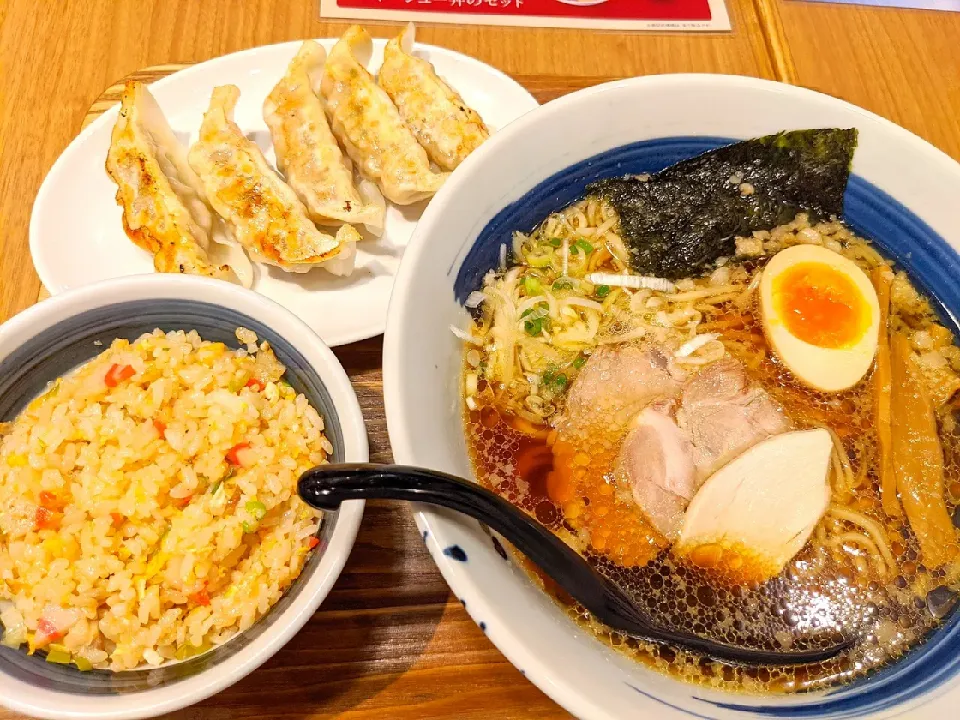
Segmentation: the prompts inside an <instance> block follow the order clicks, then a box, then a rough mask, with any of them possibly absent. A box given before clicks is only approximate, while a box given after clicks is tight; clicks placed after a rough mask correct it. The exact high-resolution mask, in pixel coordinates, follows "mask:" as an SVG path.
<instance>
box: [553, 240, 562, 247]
mask: <svg viewBox="0 0 960 720" xmlns="http://www.w3.org/2000/svg"><path fill="white" fill-rule="evenodd" d="M550 244H551V245H553V246H554V247H560V246H561V245H563V240H561V239H560V238H550Z"/></svg>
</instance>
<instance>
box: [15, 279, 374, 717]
mask: <svg viewBox="0 0 960 720" xmlns="http://www.w3.org/2000/svg"><path fill="white" fill-rule="evenodd" d="M238 327H245V328H248V329H250V330H253V331H254V332H255V333H256V334H257V337H258V338H259V339H260V340H261V341H262V340H266V341H268V342H269V343H270V344H271V346H272V347H273V349H274V352H275V353H276V355H277V358H278V359H279V360H280V362H282V363H283V364H284V366H285V367H286V369H287V372H286V375H285V376H284V379H286V380H287V381H288V382H289V383H290V384H291V385H292V386H293V387H294V388H295V389H296V390H297V391H298V392H301V393H303V394H304V395H305V396H306V397H307V398H308V399H309V400H310V402H311V404H312V405H313V406H314V407H315V408H316V409H317V410H318V411H319V412H320V414H321V415H322V416H323V419H324V423H325V426H326V430H325V433H326V436H327V438H328V439H329V440H330V443H331V444H332V445H333V448H334V451H333V456H332V457H331V462H365V461H366V460H367V459H368V452H367V435H366V431H365V429H364V424H363V416H362V415H361V413H360V406H359V404H358V402H357V397H356V395H355V394H354V392H353V388H352V386H351V385H350V380H349V379H348V378H347V375H346V373H344V371H343V368H342V367H341V365H340V363H339V361H338V360H337V358H336V356H335V355H334V354H333V353H332V352H331V351H330V349H329V348H327V346H326V345H324V344H323V341H321V340H320V338H319V337H318V336H317V335H316V333H314V332H313V331H312V330H311V329H310V328H309V327H307V325H305V324H304V323H303V322H302V321H301V320H299V319H298V318H297V317H296V316H294V315H293V314H292V313H290V312H289V311H288V310H286V309H284V308H282V307H281V306H280V305H278V304H276V303H275V302H273V301H272V300H268V299H266V298H264V297H262V296H260V295H257V294H256V293H254V292H252V291H250V290H244V289H243V288H238V287H234V286H233V285H230V284H228V283H224V282H221V281H217V280H207V279H204V278H197V277H186V276H178V275H141V276H133V277H128V278H121V279H119V280H108V281H105V282H101V283H97V284H95V285H90V286H87V287H84V288H81V289H79V290H71V291H68V292H65V293H63V294H61V295H57V296H56V297H53V298H50V299H49V300H44V301H43V302H41V303H39V304H38V305H35V306H34V307H32V308H30V309H29V310H27V311H25V312H23V313H21V314H20V315H17V316H16V317H14V318H13V319H11V320H9V321H8V322H6V323H5V324H4V325H2V326H0V422H6V421H9V420H12V419H13V418H15V417H16V416H17V414H18V413H19V412H20V411H21V410H22V409H23V407H24V406H25V405H26V404H27V403H28V402H29V401H30V400H32V399H33V398H34V397H36V396H37V395H38V394H39V393H40V392H41V391H42V390H43V389H44V387H45V386H46V384H47V383H48V382H50V381H51V380H53V379H55V378H57V377H59V376H61V375H63V374H64V373H67V372H69V371H70V370H72V369H73V368H75V367H76V366H78V365H80V364H82V363H84V362H86V361H87V360H89V359H91V358H93V357H94V356H96V355H98V354H99V353H101V352H102V351H103V350H104V349H105V348H106V347H108V346H109V345H110V343H111V342H112V341H113V340H115V339H116V338H126V339H128V340H134V339H136V338H137V337H139V336H140V335H142V334H143V333H145V332H150V331H152V330H153V329H154V328H160V329H161V330H165V331H169V330H187V331H189V330H196V331H197V332H199V334H200V336H201V337H202V338H203V339H204V340H210V341H220V342H223V343H225V344H227V345H229V346H231V347H238V346H239V343H238V342H237V339H236V336H235V335H234V331H235V330H236V329H237V328H238ZM95 343H100V344H95ZM362 515H363V502H362V501H352V502H349V503H344V504H343V505H342V506H341V508H340V509H339V511H337V513H333V514H328V515H327V516H326V517H325V518H324V522H323V523H322V525H321V528H320V533H319V536H318V537H319V539H320V544H319V545H318V546H317V550H315V551H314V552H313V554H312V556H311V557H310V559H309V560H308V561H307V563H306V565H305V567H304V569H303V572H302V573H301V574H300V577H299V578H297V580H296V581H295V582H294V583H293V585H292V586H291V587H290V588H289V589H288V590H287V592H286V593H285V594H284V596H283V597H282V598H281V599H280V601H279V602H277V604H276V605H274V606H273V608H271V609H270V611H269V612H268V613H267V614H266V615H264V617H262V618H261V619H260V620H258V621H257V622H256V623H254V625H253V626H252V627H250V628H249V629H248V630H246V631H245V632H243V633H240V634H239V635H237V636H236V637H234V638H232V639H231V640H229V641H228V642H226V643H224V644H223V645H221V646H219V647H217V648H215V649H213V650H211V651H210V652H208V653H205V654H203V655H201V656H199V657H196V658H193V659H191V660H187V661H184V662H179V663H174V664H170V665H165V666H161V667H159V668H150V669H143V670H131V671H125V672H118V673H114V672H110V671H101V670H93V671H89V672H80V671H79V670H77V669H76V668H74V667H73V666H72V665H69V666H68V665H56V664H52V663H48V662H45V661H44V660H43V659H42V658H40V657H38V656H34V657H30V656H27V654H26V652H24V651H23V650H13V649H11V648H7V647H0V704H2V705H4V706H6V707H8V708H10V709H12V710H16V711H18V712H22V713H25V714H28V715H33V716H36V717H44V718H58V719H63V720H66V719H69V720H79V719H81V718H83V719H89V720H94V719H95V720H120V719H121V718H124V719H126V718H141V717H151V716H154V715H159V714H161V713H165V712H170V711H173V710H177V709H179V708H182V707H185V706H187V705H191V704H193V703H195V702H198V701H200V700H202V699H204V698H206V697H209V696H210V695H213V694H214V693H216V692H219V691H220V690H222V689H224V688H225V687H227V686H229V685H232V684H233V683H235V682H237V681H238V680H239V679H240V678H242V677H243V676H245V675H247V674H248V673H250V672H251V671H253V670H254V669H256V668H257V667H259V666H260V665H261V664H262V663H264V662H265V661H266V660H267V659H268V658H270V656H271V655H273V654H274V653H275V652H277V651H278V650H279V649H280V648H281V647H283V645H284V644H285V643H286V642H287V641H289V640H290V638H292V637H293V635H294V634H296V632H297V631H298V630H299V629H300V628H301V627H303V625H304V623H306V622H307V620H309V619H310V617H311V616H312V615H313V613H314V612H315V611H316V610H317V608H318V607H319V606H320V603H321V602H322V601H323V599H324V598H325V597H326V595H327V593H328V592H329V591H330V588H331V587H332V586H333V583H334V581H335V580H336V579H337V576H338V575H339V574H340V571H341V569H342V568H343V565H344V562H346V559H347V556H348V555H349V554H350V550H351V548H352V547H353V542H354V539H355V538H356V535H357V529H358V527H359V525H360V518H361V517H362Z"/></svg>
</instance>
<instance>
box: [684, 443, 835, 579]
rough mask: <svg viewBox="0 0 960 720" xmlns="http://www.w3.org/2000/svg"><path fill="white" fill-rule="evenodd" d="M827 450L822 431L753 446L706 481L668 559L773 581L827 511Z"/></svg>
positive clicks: (829, 446) (733, 575)
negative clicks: (681, 559) (671, 557)
mask: <svg viewBox="0 0 960 720" xmlns="http://www.w3.org/2000/svg"><path fill="white" fill-rule="evenodd" d="M832 450H833V440H832V439H831V437H830V433H829V431H827V430H824V429H823V428H817V429H813V430H796V431H793V432H788V433H784V434H782V435H775V436H773V437H770V438H767V439H766V440H763V441H762V442H760V443H758V444H756V445H754V446H753V447H752V448H750V449H749V450H747V451H746V452H744V453H743V454H742V455H739V456H738V457H736V458H735V459H734V460H732V461H731V462H729V463H728V464H726V465H724V466H723V467H722V468H720V470H718V471H717V472H716V473H714V474H713V475H711V476H710V477H709V478H708V479H707V481H706V482H705V483H704V484H703V486H702V487H701V488H700V490H699V491H698V492H697V494H696V495H695V496H694V498H693V500H692V501H691V502H690V505H689V506H688V507H687V512H686V515H685V516H684V519H683V527H682V528H681V531H680V539H679V540H678V541H677V543H676V544H675V545H674V552H676V553H677V555H679V556H680V557H681V558H683V559H685V560H688V561H689V562H691V563H693V564H695V565H698V566H701V567H704V568H707V569H710V570H713V571H716V572H718V573H720V574H723V575H726V576H728V577H729V578H731V579H732V580H735V581H745V582H750V581H753V582H762V581H764V580H768V579H770V578H772V577H774V576H776V575H778V574H779V573H780V571H781V570H783V568H784V566H785V565H786V564H787V563H788V562H789V561H790V560H791V559H792V558H793V557H794V556H795V555H796V554H797V553H798V552H800V550H801V549H802V548H803V546H804V545H805V544H806V543H807V540H809V538H810V535H811V534H812V533H813V530H814V528H815V527H816V525H817V523H818V522H820V519H821V518H822V517H823V514H824V513H825V512H826V511H827V507H828V506H829V504H830V485H829V479H828V473H829V469H830V455H831V452H832Z"/></svg>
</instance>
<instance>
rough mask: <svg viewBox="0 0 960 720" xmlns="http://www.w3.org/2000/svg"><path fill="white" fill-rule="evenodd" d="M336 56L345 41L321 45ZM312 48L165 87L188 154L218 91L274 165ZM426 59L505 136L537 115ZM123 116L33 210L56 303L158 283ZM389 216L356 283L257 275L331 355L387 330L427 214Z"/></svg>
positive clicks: (248, 57) (174, 79) (483, 69)
mask: <svg viewBox="0 0 960 720" xmlns="http://www.w3.org/2000/svg"><path fill="white" fill-rule="evenodd" d="M318 42H320V44H321V45H323V46H324V47H325V48H326V49H327V50H330V48H332V47H333V45H334V43H336V40H329V39H328V40H319V41H318ZM373 42H374V47H373V56H372V58H371V60H370V66H369V67H370V69H371V71H375V70H376V69H377V68H379V67H380V63H381V61H382V60H383V47H384V45H385V44H386V41H385V40H379V39H377V40H374V41H373ZM299 47H300V42H288V43H282V44H279V45H268V46H265V47H259V48H254V49H252V50H245V51H242V52H237V53H233V54H231V55H225V56H224V57H220V58H216V59H214V60H208V61H207V62H203V63H200V64H198V65H194V66H192V67H190V68H187V69H185V70H181V71H180V72H177V73H175V74H173V75H171V76H169V77H166V78H163V79H162V80H159V81H157V82H156V83H154V84H153V85H151V86H150V91H151V92H152V93H153V94H154V96H155V97H156V98H157V102H159V103H160V107H161V108H163V111H164V113H165V114H166V116H167V119H168V120H169V121H170V125H171V126H172V127H173V129H174V132H176V134H177V136H178V137H179V138H180V140H181V142H183V143H184V144H186V143H188V142H189V143H192V142H193V141H194V140H196V137H197V131H198V129H199V127H200V121H201V119H202V117H203V112H204V110H206V109H207V104H208V102H209V100H210V93H211V91H212V90H213V88H214V87H216V86H217V85H223V84H226V83H232V84H234V85H236V86H237V87H239V88H240V92H241V95H240V102H239V104H238V105H237V110H236V121H237V124H238V125H240V127H241V128H243V130H244V131H245V132H246V134H247V137H249V138H251V139H252V140H254V141H255V142H256V143H257V144H258V145H259V146H260V148H261V149H262V150H263V151H264V154H265V155H266V156H267V160H269V161H270V162H271V163H273V162H274V159H275V158H274V153H273V143H272V142H271V141H270V133H269V131H268V129H267V126H266V123H264V121H263V117H262V115H261V105H262V103H263V100H264V98H265V97H266V96H267V95H268V94H269V92H270V90H271V89H272V88H273V86H274V85H275V84H276V83H277V81H278V80H279V79H280V78H281V77H282V76H283V74H284V72H285V70H286V67H287V64H288V63H289V62H290V59H291V58H292V57H293V56H294V54H295V53H296V52H297V49H298V48H299ZM416 50H417V54H418V55H419V56H421V57H424V58H426V59H427V60H429V61H430V62H431V63H433V64H434V66H435V67H436V69H437V73H438V74H439V75H440V76H441V77H443V78H444V79H445V80H446V81H447V82H449V83H450V85H452V86H453V87H454V88H456V90H457V91H458V92H459V93H460V94H461V95H462V96H463V98H464V100H466V102H467V103H468V104H469V105H470V106H472V107H473V108H474V109H476V111H477V112H479V113H480V115H481V117H483V119H484V121H486V123H487V124H488V125H489V126H490V129H491V130H493V131H496V130H499V129H500V128H502V127H503V126H504V125H506V124H507V123H509V122H510V121H512V120H514V119H516V118H518V117H519V116H521V115H523V114H524V113H526V112H528V111H530V110H532V109H534V108H535V107H537V101H536V100H534V98H533V96H531V95H530V93H528V92H527V91H526V90H525V89H524V88H523V87H522V86H521V85H519V84H518V83H517V82H516V81H514V80H512V79H511V78H509V77H507V76H506V75H504V74H503V73H502V72H500V71H499V70H495V69H494V68H492V67H490V66H489V65H486V64H484V63H482V62H480V61H479V60H475V59H474V58H471V57H467V56H466V55H461V54H460V53H457V52H454V51H453V50H447V49H445V48H439V47H433V46H430V45H422V44H418V45H417V46H416ZM116 118H117V107H113V108H111V109H110V110H108V111H107V112H105V113H104V114H103V115H102V116H101V117H99V118H97V119H96V120H95V121H94V122H92V123H91V124H90V126H89V127H87V128H86V129H85V130H84V131H83V132H81V133H80V135H78V136H77V138H76V139H74V141H73V142H72V143H70V145H69V146H68V147H67V149H66V150H64V152H63V154H62V155H61V156H60V157H59V158H58V159H57V161H56V163H54V165H53V168H52V169H51V170H50V172H49V174H48V175H47V177H46V179H45V180H44V181H43V185H42V186H41V187H40V192H39V193H38V194H37V199H36V202H35V203H34V205H33V214H32V216H31V218H30V253H31V255H32V256H33V264H34V266H35V267H36V269H37V273H38V274H39V275H40V280H41V282H42V283H43V284H44V286H46V288H47V290H49V291H50V293H51V294H54V295H56V294H57V293H59V292H63V291H64V290H69V289H71V288H75V287H80V286H82V285H87V284H89V283H93V282H97V281H99V280H106V279H107V278H114V277H121V276H125V275H137V274H143V273H152V272H153V258H151V257H150V255H149V254H148V253H146V252H145V251H143V250H141V249H140V248H138V247H137V246H135V245H134V244H133V243H132V242H131V241H130V240H129V239H128V238H127V236H126V235H125V234H124V232H123V224H122V222H121V210H120V207H119V206H118V205H117V203H116V201H115V200H114V196H115V194H116V186H115V185H114V184H113V182H112V181H111V180H110V178H109V177H107V174H106V172H105V170H104V162H105V160H106V157H107V149H108V148H109V146H110V132H111V130H112V128H113V125H114V122H115V121H116ZM425 205H426V204H425V203H418V204H416V205H411V206H408V207H404V208H400V207H397V206H395V205H392V204H389V203H388V206H387V217H386V227H385V231H384V234H383V237H381V238H379V239H377V240H373V239H368V240H365V241H364V242H362V243H361V244H360V246H359V248H358V253H357V267H356V270H354V272H353V274H352V275H351V276H350V277H347V278H337V277H334V276H333V275H331V274H329V273H328V272H326V271H325V270H322V269H314V270H312V271H310V272H309V273H305V274H302V275H299V274H294V273H285V272H283V271H282V270H279V269H277V268H273V267H267V266H260V267H258V268H257V279H256V281H255V283H254V286H253V289H254V290H256V291H257V292H259V293H261V294H263V295H265V296H267V297H268V298H271V299H273V300H275V301H277V302H278V303H280V304H281V305H283V306H285V307H286V308H287V309H289V310H291V311H292V312H293V313H295V314H296V315H298V316H299V317H300V319H302V320H303V321H304V322H306V323H307V325H309V326H310V327H311V328H312V329H313V330H314V331H316V332H317V333H318V334H319V335H320V337H321V338H323V341H324V342H325V343H327V345H331V346H335V345H344V344H346V343H350V342H354V341H357V340H362V339H364V338H368V337H373V336H374V335H379V334H380V333H382V332H383V330H384V327H385V326H386V317H387V304H388V302H389V300H390V291H391V290H392V288H393V278H394V275H395V274H396V271H397V267H398V266H399V264H400V256H401V255H402V254H403V251H404V248H405V247H406V246H407V242H408V241H409V239H410V236H411V234H412V233H413V229H414V227H415V226H416V223H417V220H418V219H419V218H420V215H421V213H422V212H423V209H424V207H425Z"/></svg>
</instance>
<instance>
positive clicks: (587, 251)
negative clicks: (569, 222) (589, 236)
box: [573, 238, 593, 255]
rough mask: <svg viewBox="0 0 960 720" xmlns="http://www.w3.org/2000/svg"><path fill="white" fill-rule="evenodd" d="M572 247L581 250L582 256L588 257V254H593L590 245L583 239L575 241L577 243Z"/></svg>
mask: <svg viewBox="0 0 960 720" xmlns="http://www.w3.org/2000/svg"><path fill="white" fill-rule="evenodd" d="M573 247H576V248H580V249H581V250H583V254H584V255H589V254H590V253H592V252H593V245H591V244H590V243H589V242H588V241H587V240H586V239H584V238H580V239H579V240H577V241H576V242H575V243H574V244H573Z"/></svg>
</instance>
